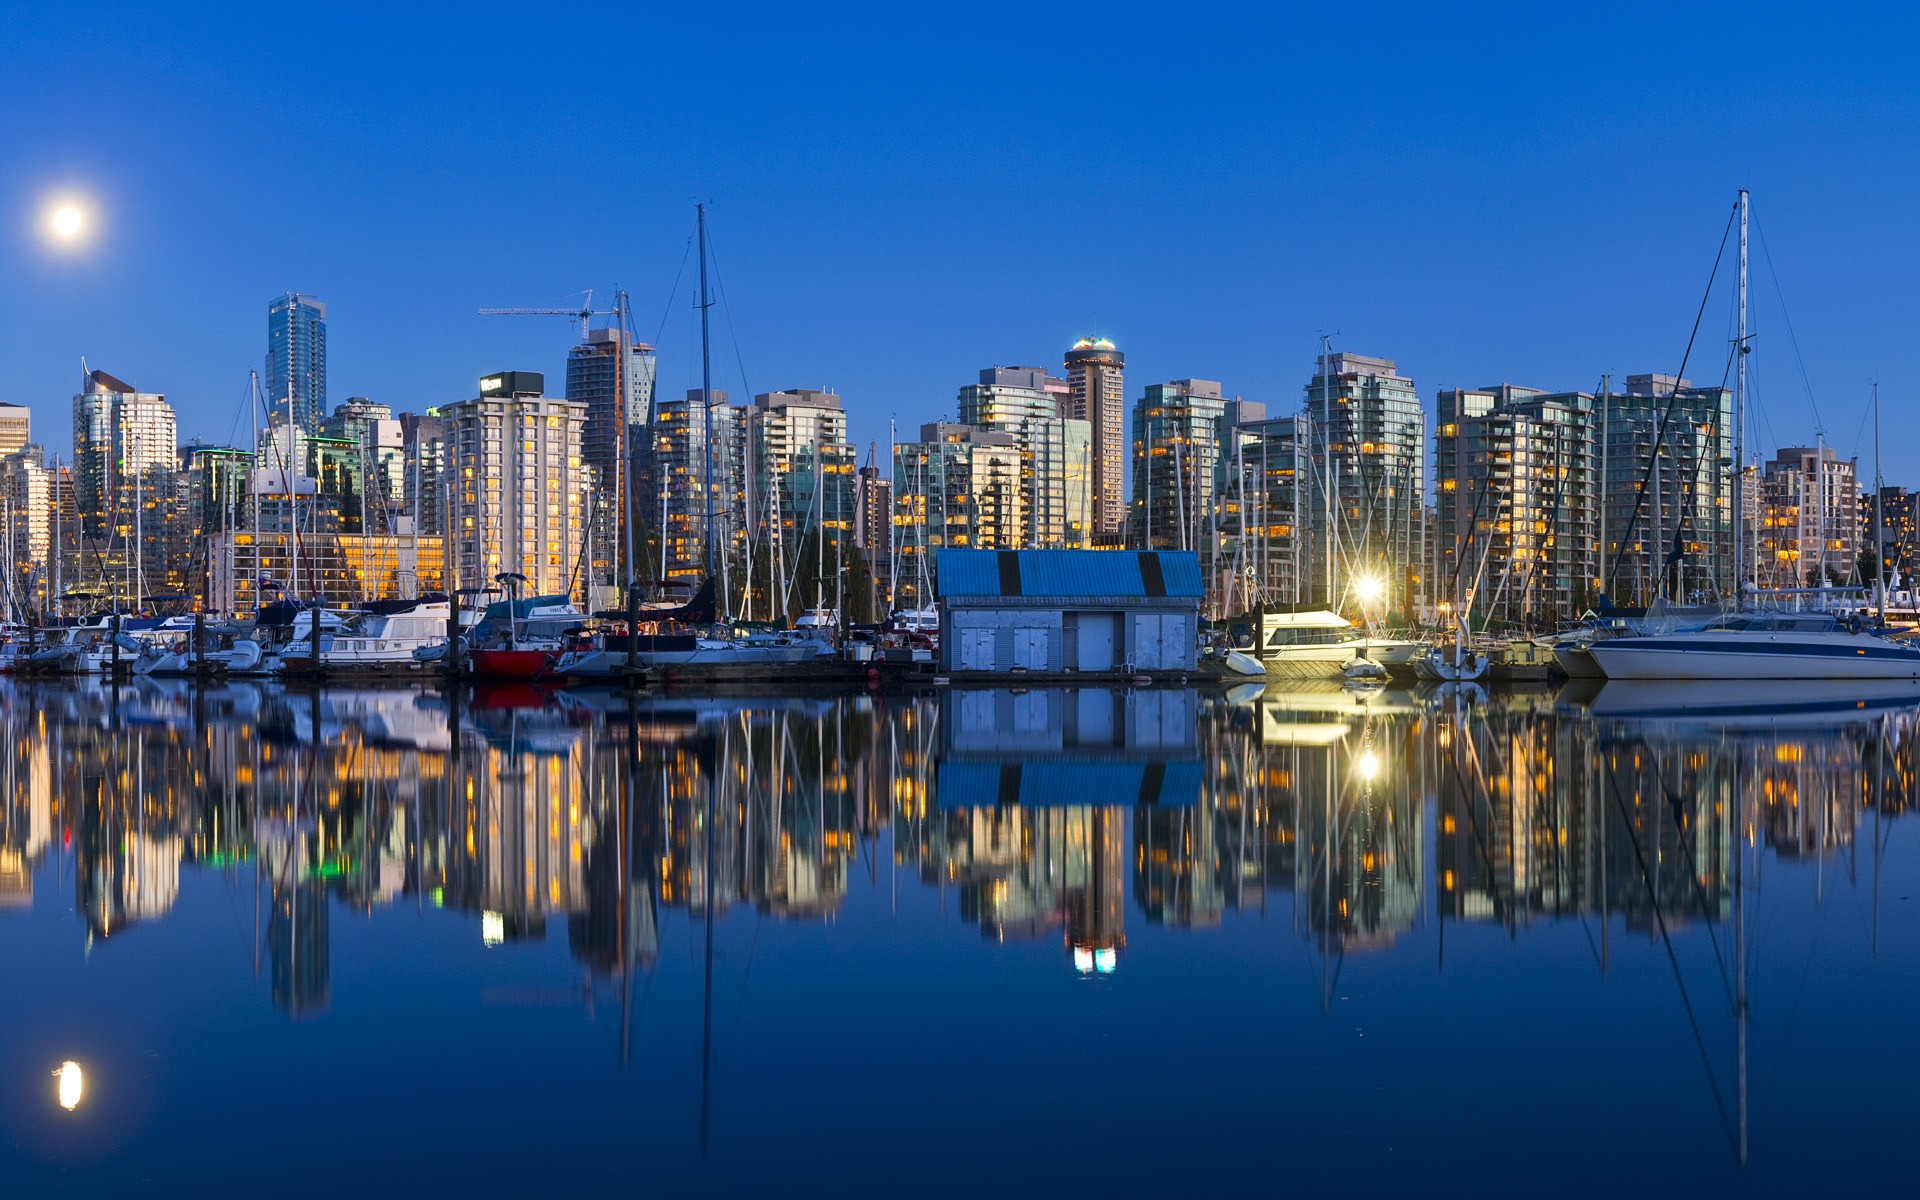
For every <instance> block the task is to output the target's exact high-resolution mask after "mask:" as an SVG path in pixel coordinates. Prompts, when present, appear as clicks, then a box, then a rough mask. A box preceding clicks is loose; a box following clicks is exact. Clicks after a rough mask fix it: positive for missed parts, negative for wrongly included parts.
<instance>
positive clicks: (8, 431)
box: [0, 403, 33, 457]
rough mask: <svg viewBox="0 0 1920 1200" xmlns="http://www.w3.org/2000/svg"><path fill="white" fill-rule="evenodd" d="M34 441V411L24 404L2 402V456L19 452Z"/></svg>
mask: <svg viewBox="0 0 1920 1200" xmlns="http://www.w3.org/2000/svg"><path fill="white" fill-rule="evenodd" d="M31 441H33V412H32V411H31V410H30V409H28V408H27V406H26V405H24V404H5V403H0V457H5V456H6V455H9V454H18V453H20V451H22V450H24V449H25V448H26V447H27V444H28V443H29V442H31Z"/></svg>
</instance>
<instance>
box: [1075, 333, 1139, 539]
mask: <svg viewBox="0 0 1920 1200" xmlns="http://www.w3.org/2000/svg"><path fill="white" fill-rule="evenodd" d="M1126 366H1127V356H1126V355H1124V354H1122V353H1121V352H1120V351H1119V350H1117V349H1115V348H1114V344H1113V343H1112V342H1110V341H1108V340H1107V339H1106V338H1098V337H1096V338H1081V339H1080V340H1079V341H1077V342H1075V343H1074V344H1073V349H1071V350H1069V351H1067V389H1068V392H1067V404H1066V408H1065V411H1064V412H1063V413H1062V415H1063V416H1066V417H1070V418H1072V419H1073V420H1076V421H1085V422H1086V423H1087V425H1088V428H1089V429H1090V430H1091V436H1092V439H1093V440H1092V446H1093V449H1092V459H1093V463H1092V468H1093V469H1092V472H1091V475H1092V479H1091V486H1092V515H1091V518H1090V520H1091V526H1092V534H1093V537H1094V539H1096V540H1097V541H1100V542H1101V543H1102V544H1105V545H1116V546H1117V545H1118V544H1119V539H1120V538H1121V537H1122V536H1123V535H1124V534H1125V533H1126V527H1127V500H1126V478H1127V457H1128V456H1127V429H1126V418H1127V392H1126V380H1125V376H1126Z"/></svg>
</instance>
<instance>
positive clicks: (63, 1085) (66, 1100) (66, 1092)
mask: <svg viewBox="0 0 1920 1200" xmlns="http://www.w3.org/2000/svg"><path fill="white" fill-rule="evenodd" d="M53 1075H54V1078H56V1079H58V1080H59V1081H60V1083H59V1088H58V1090H59V1093H60V1107H61V1108H64V1109H66V1110H67V1111H68V1112H72V1111H73V1110H74V1109H76V1108H79V1107H80V1093H81V1091H82V1089H83V1088H84V1087H85V1086H86V1085H85V1081H84V1078H83V1077H82V1076H81V1074H80V1064H79V1063H77V1062H74V1061H72V1060H71V1059H69V1060H68V1061H66V1062H63V1063H61V1064H60V1069H59V1070H58V1071H55V1072H54V1073H53Z"/></svg>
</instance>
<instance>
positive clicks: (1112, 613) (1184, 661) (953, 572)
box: [934, 550, 1203, 675]
mask: <svg viewBox="0 0 1920 1200" xmlns="http://www.w3.org/2000/svg"><path fill="white" fill-rule="evenodd" d="M934 565H935V571H936V575H935V577H936V578H937V579H938V581H939V606H940V667H941V669H942V670H945V671H950V672H967V673H973V672H981V673H986V672H1034V673H1044V674H1056V673H1067V672H1073V673H1084V674H1092V675H1100V674H1128V675H1131V674H1135V673H1139V672H1150V671H1192V670H1194V669H1195V668H1196V667H1197V666H1198V664H1199V632H1200V605H1201V601H1202V599H1203V593H1202V589H1201V585H1200V559H1199V556H1198V555H1196V554H1194V553H1193V552H1191V551H1187V550H1140V551H1131V550H939V551H936V552H935V554H934Z"/></svg>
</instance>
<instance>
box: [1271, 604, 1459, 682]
mask: <svg viewBox="0 0 1920 1200" xmlns="http://www.w3.org/2000/svg"><path fill="white" fill-rule="evenodd" d="M1425 649H1426V646H1425V644H1424V643H1422V642H1419V641H1415V640H1413V639H1409V638H1376V637H1369V636H1368V635H1367V634H1366V632H1365V631H1364V630H1362V629H1360V628H1359V627H1358V626H1356V625H1354V623H1353V622H1351V621H1349V620H1347V619H1346V618H1345V617H1342V616H1341V615H1340V614H1338V613H1336V612H1334V611H1332V610H1331V609H1326V608H1301V609H1298V610H1295V611H1272V610H1270V611H1268V612H1267V613H1266V614H1265V615H1264V616H1262V617H1261V619H1260V658H1261V661H1262V662H1264V663H1265V664H1266V668H1267V674H1268V675H1271V676H1278V677H1280V678H1283V679H1339V678H1341V677H1342V673H1343V670H1344V668H1345V667H1346V665H1347V664H1348V663H1349V662H1352V661H1353V660H1354V659H1356V658H1366V659H1370V660H1372V661H1373V662H1376V663H1378V664H1380V666H1381V667H1383V668H1385V669H1386V670H1387V671H1388V672H1390V673H1393V674H1397V675H1404V674H1411V673H1412V671H1413V669H1414V663H1415V661H1416V660H1417V659H1418V658H1419V656H1420V654H1421V652H1422V651H1423V650H1425Z"/></svg>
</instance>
